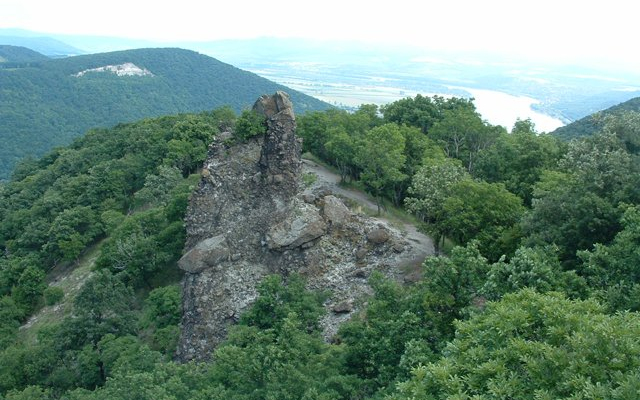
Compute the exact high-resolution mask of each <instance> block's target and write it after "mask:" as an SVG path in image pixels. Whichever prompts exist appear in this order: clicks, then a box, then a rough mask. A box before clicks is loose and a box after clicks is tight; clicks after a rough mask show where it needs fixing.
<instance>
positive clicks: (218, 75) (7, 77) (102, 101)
mask: <svg viewBox="0 0 640 400" xmlns="http://www.w3.org/2000/svg"><path fill="white" fill-rule="evenodd" d="M125 63H132V64H134V65H135V66H137V67H139V68H140V69H142V70H144V69H146V70H147V71H149V72H150V74H147V75H144V76H129V75H125V76H119V75H116V74H115V73H111V72H88V73H85V74H82V75H81V76H78V73H80V72H82V71H86V70H89V69H95V68H100V67H104V66H108V65H114V66H115V65H122V64H125ZM1 66H2V64H0V88H1V89H0V90H1V93H2V95H1V96H0V117H1V119H2V124H0V142H1V143H2V146H0V180H2V179H6V178H8V177H9V174H10V173H11V170H12V168H13V166H14V165H15V163H16V162H17V161H18V160H20V159H21V158H23V157H25V156H27V155H35V156H40V155H42V154H43V153H44V152H46V151H49V150H50V149H52V148H53V147H55V146H59V145H64V144H68V143H69V142H70V141H71V139H72V138H75V137H78V136H79V135H80V134H82V133H83V132H85V131H86V130H87V129H90V128H94V127H109V126H113V125H115V124H117V123H120V122H129V121H134V120H137V119H140V118H145V117H152V116H159V115H165V114H173V113H178V112H198V111H205V110H212V109H214V108H217V107H221V106H223V105H229V106H231V107H232V108H233V109H234V110H236V111H240V109H241V108H242V107H246V106H247V104H251V102H252V101H254V100H255V99H256V98H257V97H258V96H260V95H261V94H263V93H272V92H275V91H276V90H288V89H287V88H284V87H283V86H281V85H278V84H276V83H273V82H271V81H269V80H267V79H264V78H261V77H259V76H257V75H255V74H252V73H249V72H246V71H242V70H240V69H237V68H234V67H233V66H231V65H228V64H225V63H222V62H220V61H218V60H216V59H214V58H211V57H207V56H204V55H202V54H198V53H195V52H193V51H188V50H181V49H140V50H128V51H119V52H113V53H103V54H91V55H83V56H75V57H67V58H62V59H55V60H44V61H41V62H38V63H30V64H28V65H13V67H15V68H1ZM288 91H289V92H290V93H291V99H292V101H293V103H294V104H295V106H296V109H297V111H298V113H304V112H305V111H309V110H323V109H326V108H328V107H329V105H328V104H326V103H323V102H321V101H319V100H317V99H314V98H312V97H310V96H307V95H304V94H302V93H299V92H295V91H290V90H288Z"/></svg>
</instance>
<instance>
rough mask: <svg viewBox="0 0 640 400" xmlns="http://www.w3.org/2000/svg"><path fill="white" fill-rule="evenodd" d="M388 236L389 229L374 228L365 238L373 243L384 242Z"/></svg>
mask: <svg viewBox="0 0 640 400" xmlns="http://www.w3.org/2000/svg"><path fill="white" fill-rule="evenodd" d="M389 238H390V235H389V231H388V230H386V229H384V228H376V229H374V230H372V231H371V232H369V233H368V234H367V240H368V241H370V242H371V243H373V244H382V243H385V242H386V241H388V240H389Z"/></svg>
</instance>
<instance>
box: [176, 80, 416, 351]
mask: <svg viewBox="0 0 640 400" xmlns="http://www.w3.org/2000/svg"><path fill="white" fill-rule="evenodd" d="M254 110H256V111H258V112H260V113H262V114H263V115H264V116H265V118H266V119H267V127H268V129H267V132H266V134H265V135H264V136H261V137H256V138H253V139H250V140H249V141H248V142H246V143H242V144H237V145H230V144H229V141H225V140H223V139H221V138H220V139H217V140H216V141H215V142H214V143H213V144H212V145H211V146H210V149H209V156H208V159H207V161H206V163H205V165H204V167H203V173H202V179H201V182H200V185H199V187H198V188H197V190H196V191H195V192H194V193H193V195H192V198H191V201H190V204H189V207H188V211H187V217H186V219H185V223H186V227H187V235H188V236H187V243H186V252H185V255H184V256H183V257H182V259H181V260H180V261H179V266H180V268H182V269H183V270H184V271H185V272H186V274H185V277H184V280H183V319H182V330H181V338H180V342H179V346H178V354H177V355H178V358H179V359H180V360H182V361H188V360H192V359H199V360H202V359H207V358H209V357H210V355H211V351H212V350H213V349H214V348H215V346H216V345H217V344H218V343H220V342H221V341H222V340H223V339H224V338H225V336H226V332H227V329H228V326H229V325H230V324H233V323H235V322H236V321H237V319H238V317H239V316H240V315H241V313H242V312H243V311H244V310H245V309H246V308H247V307H248V306H249V305H250V304H251V303H252V302H253V301H254V300H255V298H256V296H257V286H258V284H259V283H260V281H261V280H262V279H263V278H264V277H265V276H266V275H267V274H273V273H277V274H281V275H283V276H284V277H286V276H287V275H289V274H291V273H294V272H297V273H300V274H302V275H304V276H305V278H306V279H307V282H308V286H309V288H310V289H320V290H327V291H329V292H330V293H331V295H330V298H329V299H328V300H327V302H326V304H325V306H326V308H327V314H326V316H325V317H324V318H323V320H322V321H321V325H322V327H323V329H324V335H325V338H326V339H327V340H330V339H331V337H332V336H333V335H334V334H335V333H336V331H337V329H338V326H339V324H340V323H342V322H343V321H346V320H348V319H349V318H350V317H351V315H353V313H354V312H357V311H358V309H359V307H360V305H361V304H362V302H363V299H364V297H365V296H366V295H368V294H370V293H371V288H370V287H369V285H368V277H369V276H370V274H371V272H373V271H374V270H379V271H381V272H382V273H384V274H385V275H387V276H389V277H392V278H395V279H398V280H402V275H403V273H404V271H403V260H408V259H412V260H413V259H414V258H415V255H416V254H424V252H421V251H414V250H416V249H415V248H414V247H415V246H414V244H413V243H411V242H410V241H408V240H406V239H405V238H404V236H403V235H402V234H401V233H400V232H399V231H398V230H397V229H395V228H394V227H391V226H389V225H388V224H385V223H383V222H381V221H379V220H375V219H371V218H368V217H365V216H362V215H359V214H356V213H354V212H352V211H351V210H349V209H348V208H347V207H346V206H345V205H344V203H343V202H342V201H341V200H340V199H339V198H338V197H337V196H335V195H334V194H333V193H332V192H331V190H329V189H327V188H326V187H323V186H312V187H310V188H306V189H305V190H302V189H301V176H302V170H301V161H300V152H301V142H300V140H299V139H298V138H297V137H296V135H295V127H296V124H295V116H294V113H293V109H292V107H291V102H290V101H289V99H288V96H287V95H286V94H285V93H282V92H277V93H276V94H275V95H273V96H262V97H261V98H260V99H258V101H257V102H256V104H255V106H254Z"/></svg>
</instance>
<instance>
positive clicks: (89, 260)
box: [20, 241, 102, 343]
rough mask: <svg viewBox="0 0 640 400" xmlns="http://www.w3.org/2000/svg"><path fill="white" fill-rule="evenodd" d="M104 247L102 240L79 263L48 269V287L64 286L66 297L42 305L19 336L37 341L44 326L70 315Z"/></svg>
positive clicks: (26, 341)
mask: <svg viewBox="0 0 640 400" xmlns="http://www.w3.org/2000/svg"><path fill="white" fill-rule="evenodd" d="M101 247H102V241H101V242H98V243H96V244H94V245H93V246H91V247H89V249H88V250H87V251H86V252H85V253H84V254H83V255H82V256H81V257H80V259H79V260H78V262H77V263H67V264H61V265H59V266H57V267H56V268H54V269H52V270H51V271H49V273H48V274H47V282H48V284H49V287H50V288H58V289H61V290H62V292H63V297H62V298H61V299H60V301H59V302H57V303H55V304H53V305H45V306H44V307H42V308H41V309H40V310H38V311H37V312H36V313H35V314H33V315H32V316H31V317H30V318H29V319H28V320H27V322H26V323H25V324H24V325H22V326H21V327H20V337H21V339H22V340H23V341H24V342H25V343H34V342H35V341H36V339H37V333H38V331H39V330H40V329H41V328H43V327H45V326H48V325H52V324H55V323H58V322H60V321H62V320H63V319H64V318H65V317H66V316H68V315H70V314H71V312H72V309H73V300H74V299H75V298H76V295H77V294H78V292H79V291H80V289H81V288H82V285H84V283H85V282H86V281H87V280H88V279H89V278H90V277H91V275H93V265H94V264H95V261H96V259H97V258H98V255H99V254H100V248H101Z"/></svg>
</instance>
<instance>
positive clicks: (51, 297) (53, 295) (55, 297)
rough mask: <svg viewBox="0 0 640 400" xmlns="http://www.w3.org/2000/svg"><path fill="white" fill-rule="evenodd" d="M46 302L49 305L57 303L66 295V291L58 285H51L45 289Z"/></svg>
mask: <svg viewBox="0 0 640 400" xmlns="http://www.w3.org/2000/svg"><path fill="white" fill-rule="evenodd" d="M43 295H44V303H45V304H46V305H48V306H52V305H54V304H57V303H59V302H60V300H62V298H63V297H64V291H63V290H62V289H61V288H59V287H58V286H49V287H48V288H46V289H45V290H44V293H43Z"/></svg>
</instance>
